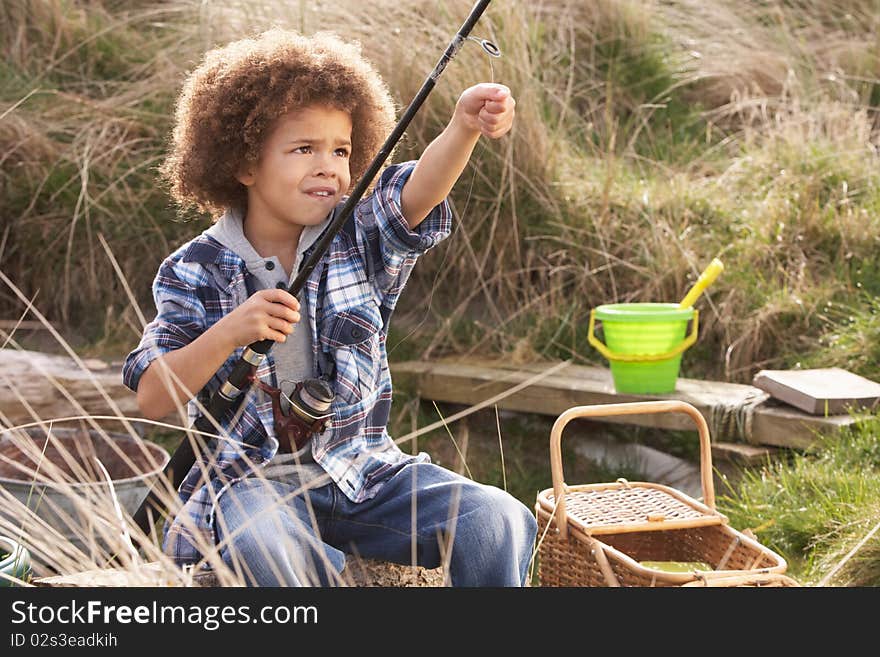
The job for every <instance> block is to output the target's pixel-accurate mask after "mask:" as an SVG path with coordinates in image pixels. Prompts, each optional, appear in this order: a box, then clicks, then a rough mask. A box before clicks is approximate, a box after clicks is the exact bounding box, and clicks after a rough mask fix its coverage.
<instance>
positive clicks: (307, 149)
mask: <svg viewBox="0 0 880 657" xmlns="http://www.w3.org/2000/svg"><path fill="white" fill-rule="evenodd" d="M293 152H294V153H311V152H312V147H311V146H308V145H306V146H297V147H296V148H294V149H293Z"/></svg>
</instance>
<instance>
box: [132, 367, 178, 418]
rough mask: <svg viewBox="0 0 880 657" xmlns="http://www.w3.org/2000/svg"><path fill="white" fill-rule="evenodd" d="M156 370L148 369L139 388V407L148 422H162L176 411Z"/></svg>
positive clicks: (137, 395)
mask: <svg viewBox="0 0 880 657" xmlns="http://www.w3.org/2000/svg"><path fill="white" fill-rule="evenodd" d="M153 370H154V368H153V367H152V365H151V366H149V367H147V370H146V371H145V372H144V373H143V375H142V376H141V380H140V381H139V382H138V387H137V393H136V398H137V405H138V410H139V411H140V413H141V416H143V417H144V418H146V419H147V420H161V419H162V418H164V417H166V416H168V415H169V414H170V413H171V412H172V411H173V410H174V403H173V401H172V400H171V398H170V396H169V395H168V392H167V391H166V389H165V386H164V385H163V383H162V381H161V380H160V378H159V377H158V376H156V372H155V371H153Z"/></svg>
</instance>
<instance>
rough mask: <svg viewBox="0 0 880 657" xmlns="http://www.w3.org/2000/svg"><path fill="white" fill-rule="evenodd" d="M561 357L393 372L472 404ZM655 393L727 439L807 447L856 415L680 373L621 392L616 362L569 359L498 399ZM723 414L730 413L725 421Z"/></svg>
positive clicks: (655, 419) (668, 421)
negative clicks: (664, 390)
mask: <svg viewBox="0 0 880 657" xmlns="http://www.w3.org/2000/svg"><path fill="white" fill-rule="evenodd" d="M555 365H557V363H533V364H524V365H514V364H511V363H507V362H500V361H496V360H475V359H469V360H468V361H467V362H465V363H461V362H454V361H451V360H450V361H434V362H429V363H426V362H420V361H408V362H401V363H394V364H392V366H391V373H392V377H393V379H394V382H395V384H397V385H405V386H409V387H412V388H413V389H414V390H416V391H417V392H418V394H419V395H420V396H422V397H425V398H427V399H433V400H436V401H442V402H448V403H454V404H466V405H469V406H470V405H474V404H477V403H479V402H480V401H482V400H484V399H487V398H489V397H492V396H494V395H498V394H500V393H502V392H503V391H504V390H507V389H509V388H511V387H513V386H515V385H517V384H519V383H522V382H523V381H526V380H528V379H529V378H531V377H534V376H535V375H536V374H538V373H540V372H542V371H546V370H547V369H549V368H550V367H552V366H555ZM649 399H680V400H682V401H686V402H688V403H690V404H692V405H693V406H695V407H696V408H697V409H698V410H699V411H700V412H701V413H702V414H703V416H704V417H706V420H707V422H709V426H710V429H712V430H713V434H712V438H713V439H714V440H719V441H724V440H728V441H732V442H749V443H753V444H757V445H772V446H779V447H795V448H805V447H808V446H809V445H811V444H813V442H814V441H815V438H816V435H817V433H820V434H828V433H833V432H836V431H838V430H839V429H840V428H842V427H845V426H848V425H850V424H852V423H853V422H855V421H856V420H855V418H853V417H851V416H849V415H846V416H833V417H828V418H825V417H815V416H811V415H808V414H806V413H803V412H801V411H798V410H797V409H793V408H791V407H781V405H775V404H773V403H772V402H768V399H769V395H768V394H767V393H766V392H764V391H763V390H760V389H758V388H756V387H754V386H748V385H742V384H737V383H724V382H717V381H701V380H697V379H686V378H679V379H678V382H677V384H676V390H675V393H673V394H669V395H629V394H617V393H616V392H615V391H614V383H613V381H612V378H611V372H610V370H608V369H606V368H602V367H589V366H584V365H568V366H566V367H565V368H564V369H562V370H560V371H559V372H557V373H556V374H554V375H553V376H551V377H547V378H544V379H542V380H540V381H538V382H537V383H535V384H533V385H531V386H529V387H527V388H524V389H523V390H520V391H518V392H517V393H515V394H513V395H510V396H509V397H506V398H504V399H503V400H501V401H500V402H499V403H498V407H499V408H502V409H505V410H511V411H519V412H523V413H541V414H545V415H559V414H560V413H562V412H563V411H565V410H566V409H569V408H571V407H572V406H581V405H588V404H610V403H620V402H630V401H644V400H649ZM746 407H751V409H752V410H751V431H750V432H749V431H747V430H746V427H744V426H740V425H738V424H737V422H735V421H734V420H735V416H736V415H737V411H738V410H739V409H742V408H746ZM722 416H726V418H727V420H728V421H726V422H724V421H719V418H721V419H723V417H722ZM596 419H597V420H598V421H602V422H614V423H623V424H635V425H640V426H647V427H656V428H661V429H678V430H682V429H684V430H693V428H694V426H693V423H692V422H691V420H690V419H689V418H687V417H685V416H683V415H680V414H662V415H631V416H625V417H613V418H607V419H604V418H596ZM740 424H742V423H740Z"/></svg>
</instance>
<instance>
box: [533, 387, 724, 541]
mask: <svg viewBox="0 0 880 657" xmlns="http://www.w3.org/2000/svg"><path fill="white" fill-rule="evenodd" d="M650 413H684V414H686V415H688V416H690V418H691V419H692V420H693V421H694V423H695V424H696V425H697V432H698V433H699V437H700V480H701V482H702V485H703V504H705V505H706V506H708V507H709V508H710V509H712V510H713V511H714V510H715V483H714V481H713V479H712V447H711V445H710V443H709V425H708V424H706V419H705V418H704V417H703V415H702V414H701V413H700V411H698V410H697V409H696V408H694V407H693V406H692V405H691V404H688V403H687V402H683V401H679V400H673V399H670V400H663V401H645V402H626V403H621V404H593V405H590V406H574V407H572V408H569V409H568V410H567V411H564V412H563V413H562V415H560V416H559V417H558V418H557V419H556V422H554V423H553V428H552V429H551V430H550V474H551V475H552V477H553V499H554V501H555V502H556V512H555V515H556V527H557V528H558V530H559V537H560V538H561V539H563V540H564V539H565V538H566V536H567V535H568V522H567V520H566V515H565V488H566V486H565V479H564V478H563V475H562V430H563V429H564V428H565V425H566V424H568V423H569V422H570V421H571V420H574V419H576V418H581V417H607V416H611V415H645V414H650Z"/></svg>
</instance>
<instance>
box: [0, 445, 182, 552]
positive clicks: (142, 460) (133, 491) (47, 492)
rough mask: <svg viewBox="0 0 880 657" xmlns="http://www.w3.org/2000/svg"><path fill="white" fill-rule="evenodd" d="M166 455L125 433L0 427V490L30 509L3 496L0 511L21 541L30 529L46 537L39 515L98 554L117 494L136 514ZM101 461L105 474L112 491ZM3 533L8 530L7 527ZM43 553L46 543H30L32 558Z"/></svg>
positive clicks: (78, 544)
mask: <svg viewBox="0 0 880 657" xmlns="http://www.w3.org/2000/svg"><path fill="white" fill-rule="evenodd" d="M169 459H170V456H169V455H168V453H167V452H166V451H165V450H164V449H162V447H160V446H159V445H156V444H155V443H152V442H150V441H146V440H143V439H141V438H137V437H133V436H129V435H128V434H122V433H110V432H105V433H102V432H99V431H95V430H89V431H85V430H82V429H73V428H52V429H50V430H48V431H44V430H43V429H41V428H36V429H26V430H18V431H14V432H13V431H9V432H5V433H2V434H0V488H2V489H3V490H4V491H5V492H6V493H8V494H9V495H11V496H12V497H14V498H15V499H16V500H18V502H20V503H21V505H24V507H27V509H25V508H23V506H21V505H18V504H16V503H15V502H13V501H10V500H9V499H8V496H7V495H2V496H0V517H2V518H3V520H4V521H6V522H8V523H11V524H12V526H13V527H14V528H15V529H16V530H17V531H16V532H15V535H16V537H20V540H21V542H22V543H23V544H25V545H28V543H29V542H30V541H29V534H30V535H32V536H34V537H36V536H44V537H45V536H46V535H47V532H46V530H45V529H40V526H39V524H40V523H39V519H42V520H43V521H45V522H46V523H47V524H49V525H50V526H51V527H53V528H55V529H56V530H57V531H58V532H60V533H61V534H62V535H63V536H64V537H65V538H66V539H67V540H68V541H70V543H72V544H73V545H74V546H76V547H77V548H79V549H80V550H82V551H83V552H85V553H86V554H89V555H90V556H92V557H93V558H99V557H100V555H101V553H102V551H104V550H106V545H105V543H106V542H105V541H104V540H103V539H102V537H106V536H107V534H108V519H110V523H109V524H110V525H112V524H114V523H113V519H114V515H116V511H115V502H114V496H115V498H116V500H118V503H119V506H120V507H121V508H122V510H123V511H124V512H126V513H127V514H128V515H132V514H134V512H135V511H136V510H137V508H138V507H139V506H140V504H141V502H142V501H143V500H144V498H145V497H146V495H147V492H148V490H149V488H150V486H151V485H152V484H153V483H154V480H155V479H156V478H157V477H159V476H160V475H161V473H162V469H163V468H164V467H165V465H166V464H167V463H168V461H169ZM98 461H100V464H101V465H103V467H104V468H105V469H106V471H107V474H108V475H109V479H110V482H111V484H112V493H111V485H108V482H107V476H106V475H105V474H104V472H103V471H102V470H101V466H100V465H98ZM4 498H5V499H4ZM116 524H117V525H118V523H116ZM109 531H110V532H111V533H112V529H111V530H109ZM4 533H6V534H10V531H9V528H7V531H6V532H4ZM45 551H46V548H45V546H43V548H42V549H41V548H39V547H31V554H32V557H33V558H34V561H36V560H37V558H36V555H37V554H39V553H40V552H45Z"/></svg>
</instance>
